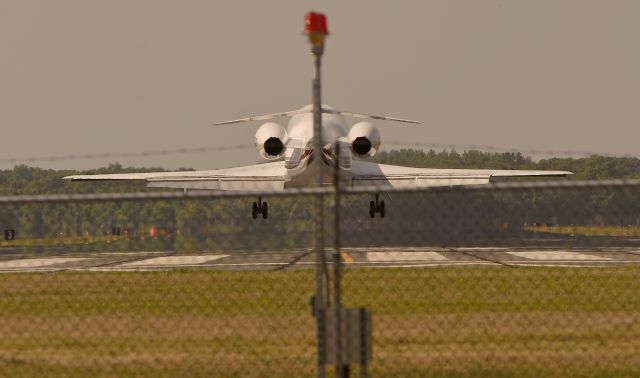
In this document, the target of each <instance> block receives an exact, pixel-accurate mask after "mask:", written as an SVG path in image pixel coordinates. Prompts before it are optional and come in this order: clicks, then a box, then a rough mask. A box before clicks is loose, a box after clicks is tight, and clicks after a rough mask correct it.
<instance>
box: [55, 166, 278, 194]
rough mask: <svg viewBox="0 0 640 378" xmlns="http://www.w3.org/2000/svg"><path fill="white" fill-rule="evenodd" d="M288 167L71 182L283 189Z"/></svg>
mask: <svg viewBox="0 0 640 378" xmlns="http://www.w3.org/2000/svg"><path fill="white" fill-rule="evenodd" d="M285 174H286V168H285V167H284V163H283V162H281V161H277V162H273V163H266V164H256V165H248V166H244V167H236V168H227V169H215V170H208V171H180V172H149V173H116V174H99V175H74V176H67V177H64V179H65V180H71V181H120V180H122V181H128V180H134V181H146V182H147V186H148V187H152V188H176V189H205V190H247V191H265V190H284V181H285Z"/></svg>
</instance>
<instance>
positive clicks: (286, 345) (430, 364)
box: [0, 267, 640, 377]
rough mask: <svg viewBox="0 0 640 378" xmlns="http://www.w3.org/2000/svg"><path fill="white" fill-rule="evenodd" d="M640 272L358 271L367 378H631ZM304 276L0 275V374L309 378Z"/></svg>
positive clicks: (351, 274) (637, 367) (637, 369)
mask: <svg viewBox="0 0 640 378" xmlns="http://www.w3.org/2000/svg"><path fill="white" fill-rule="evenodd" d="M639 278H640V268H635V267H629V268H575V269H566V268H517V269H493V268H489V269H469V268H466V269H465V268H450V269H449V268H447V269H415V270H414V269H354V270H348V271H346V273H345V276H344V303H345V305H348V306H367V307H369V308H371V309H372V310H373V314H374V315H373V316H374V318H373V322H374V360H373V362H372V365H371V375H372V376H399V375H400V376H407V375H413V376H425V375H431V376H450V377H457V376H603V377H605V376H607V377H608V376H638V375H640V291H638V289H637V286H638V281H639ZM313 291H314V272H313V271H311V270H302V271H284V272H282V271H280V272H255V271H251V272H222V271H169V272H127V273H125V272H111V273H89V272H66V273H57V274H36V273H12V274H3V275H0V375H2V376H12V377H15V376H36V375H38V376H93V375H106V376H115V375H118V376H154V377H155V376H158V375H167V376H243V377H244V376H265V377H266V376H312V375H314V374H315V325H314V319H313V318H312V316H311V315H310V310H309V306H308V299H309V296H310V295H311V294H312V293H313Z"/></svg>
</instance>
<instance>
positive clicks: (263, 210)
mask: <svg viewBox="0 0 640 378" xmlns="http://www.w3.org/2000/svg"><path fill="white" fill-rule="evenodd" d="M258 214H262V219H267V217H268V216H269V206H267V203H266V202H262V197H258V202H254V203H253V211H252V212H251V216H253V219H257V218H258Z"/></svg>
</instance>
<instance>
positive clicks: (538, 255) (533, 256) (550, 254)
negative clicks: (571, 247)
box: [506, 251, 611, 263]
mask: <svg viewBox="0 0 640 378" xmlns="http://www.w3.org/2000/svg"><path fill="white" fill-rule="evenodd" d="M506 253H508V254H510V255H513V256H518V257H524V258H526V259H529V260H537V261H543V260H544V261H558V260H560V261H591V260H611V259H610V258H609V257H602V256H595V255H587V254H584V253H578V252H569V251H519V252H506ZM506 262H507V263H508V261H506Z"/></svg>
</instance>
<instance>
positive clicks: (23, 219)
mask: <svg viewBox="0 0 640 378" xmlns="http://www.w3.org/2000/svg"><path fill="white" fill-rule="evenodd" d="M371 160H372V161H375V162H380V163H386V164H397V165H405V166H413V167H429V168H468V169H472V168H478V169H485V168H486V169H488V168H493V169H536V170H566V171H571V172H574V173H575V175H573V176H571V177H569V179H571V180H584V179H596V180H597V179H636V178H640V159H637V158H631V157H607V156H599V155H594V156H590V157H584V158H550V159H542V160H539V161H534V160H533V159H531V158H529V157H527V156H524V155H523V154H521V153H517V152H482V151H475V150H472V151H463V152H456V151H434V150H430V151H423V150H414V149H402V150H393V151H389V152H381V153H379V154H377V155H376V156H375V157H374V158H373V159H371ZM145 171H162V169H160V168H138V167H123V166H122V165H120V164H111V165H109V166H107V167H103V168H99V169H95V170H88V171H76V170H54V169H43V168H37V167H29V166H26V165H18V166H15V167H14V168H13V169H6V170H0V194H1V195H19V194H60V193H98V192H132V191H145V190H154V189H147V188H146V187H145V184H144V183H141V182H68V181H65V180H62V179H61V178H62V177H64V176H67V175H73V174H94V173H128V172H145ZM155 190H158V189H155ZM369 197H370V196H367V195H349V196H345V197H344V199H343V201H344V202H343V209H344V210H343V228H344V229H348V230H349V233H348V236H347V239H346V240H345V241H346V242H347V243H351V244H358V243H359V242H361V241H363V240H364V241H369V242H372V243H373V242H374V241H375V242H381V241H383V240H395V241H397V242H398V243H404V244H410V240H415V241H416V243H418V242H425V241H427V239H425V236H424V235H431V237H434V235H435V236H439V237H446V239H447V240H449V241H451V240H453V239H456V238H457V239H461V238H463V239H464V238H466V237H469V236H468V235H472V236H473V235H475V236H476V237H478V238H494V237H495V235H496V231H497V230H504V229H505V228H506V229H509V230H512V231H513V233H516V234H517V232H519V230H521V229H522V225H523V224H524V223H534V222H544V223H554V224H583V225H604V224H614V225H632V224H633V225H638V224H640V201H639V200H638V199H640V193H638V191H637V190H635V189H633V188H624V189H597V190H590V189H567V190H564V189H563V190H540V189H539V190H521V191H508V192H505V191H503V192H496V193H492V192H479V193H473V194H470V193H455V192H452V193H446V192H443V193H436V192H433V193H414V194H398V195H393V196H392V198H391V199H388V200H387V207H388V212H387V218H386V219H385V220H379V219H378V220H371V219H369V216H368V201H369V200H370V199H371V198H369ZM254 200H255V199H254V198H237V199H224V200H222V199H219V200H157V201H137V202H116V201H111V202H90V203H74V204H29V205H0V229H6V228H12V229H16V230H17V235H18V237H22V238H24V237H33V238H36V237H50V236H60V235H68V236H71V235H106V234H109V233H111V232H112V231H113V228H114V227H117V228H120V229H129V230H132V231H133V232H134V233H137V234H140V235H142V234H145V233H147V231H148V230H149V229H150V228H161V229H164V230H167V234H169V235H170V236H173V237H174V239H172V240H170V241H167V243H169V244H170V245H171V248H175V247H176V245H175V244H173V243H178V242H184V240H187V239H188V240H189V241H188V243H189V246H190V247H211V246H212V245H216V246H218V247H220V248H225V247H234V248H244V247H247V248H250V247H253V246H255V245H259V246H264V248H272V247H294V246H300V245H307V244H308V243H310V242H311V241H312V232H313V221H312V219H313V206H312V205H311V204H312V201H311V198H310V197H301V198H299V197H296V198H288V197H287V198H284V197H283V198H273V199H269V203H270V214H269V219H268V220H267V221H263V220H261V219H258V220H253V219H251V211H250V209H251V201H254ZM327 201H328V202H327V206H329V205H330V203H329V200H327ZM393 219H395V220H396V221H395V222H391V221H390V220H393ZM381 222H386V223H381ZM505 225H506V226H505ZM468 231H473V232H468ZM500 232H502V231H500ZM284 235H286V237H284ZM177 236H180V237H179V238H178V237H177ZM452 238H453V239H452ZM169 239H171V238H170V237H167V240H169ZM180 240H182V241H180ZM329 240H330V239H328V241H329ZM231 244H233V245H231ZM365 244H366V243H365Z"/></svg>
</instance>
